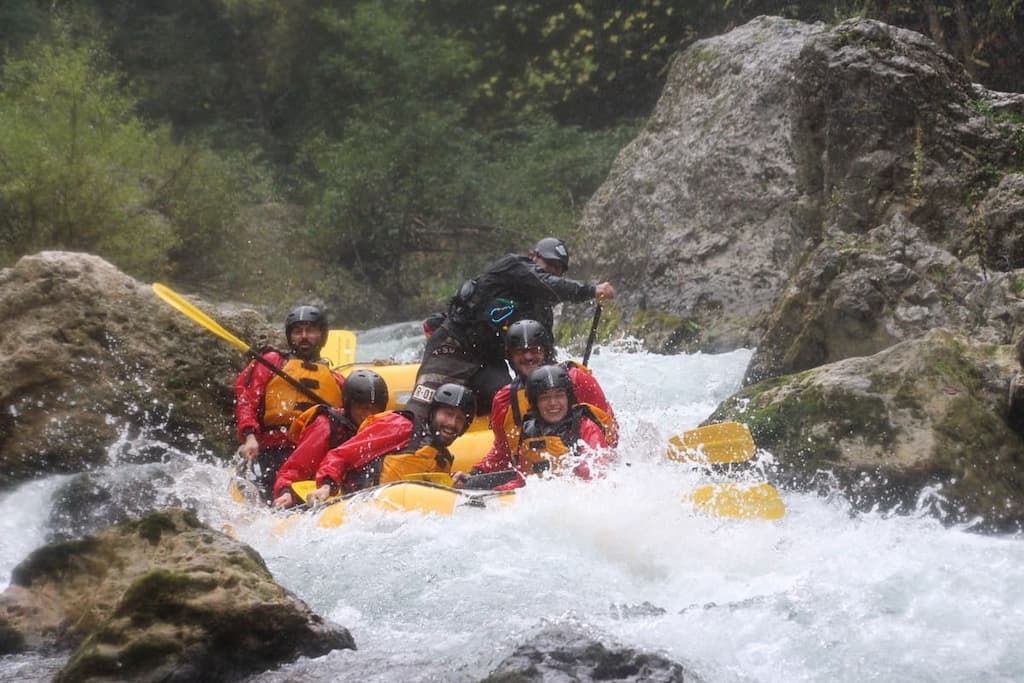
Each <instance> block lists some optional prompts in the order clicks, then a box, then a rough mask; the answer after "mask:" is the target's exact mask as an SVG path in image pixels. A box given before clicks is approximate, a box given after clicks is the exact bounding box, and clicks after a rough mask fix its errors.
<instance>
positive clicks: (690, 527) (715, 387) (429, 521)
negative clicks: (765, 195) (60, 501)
mask: <svg viewBox="0 0 1024 683" xmlns="http://www.w3.org/2000/svg"><path fill="white" fill-rule="evenodd" d="M417 334H418V332H417V330H416V327H415V326H403V327H398V328H392V329H388V330H385V331H376V336H375V337H371V336H370V335H365V336H363V337H362V338H361V341H360V357H361V358H365V357H367V356H368V355H377V356H383V355H390V354H395V353H397V354H399V355H401V354H406V356H407V357H410V355H414V354H415V347H416V342H417V339H418V337H417ZM396 337H397V338H396ZM749 357H750V353H749V352H748V351H736V352H733V353H729V354H723V355H716V356H708V355H700V354H698V355H680V356H657V355H651V354H648V353H645V352H635V351H633V350H631V349H627V348H618V349H608V348H606V349H601V352H600V353H599V354H598V355H596V356H595V357H594V358H593V359H592V362H591V365H592V367H593V370H594V372H595V374H596V375H597V377H598V378H599V379H600V380H601V382H602V383H603V385H604V387H605V390H606V392H607V394H608V397H609V399H610V400H611V402H612V403H613V405H614V406H615V409H616V412H617V413H618V416H619V419H620V422H621V425H622V448H621V451H620V453H621V459H622V464H621V465H620V466H619V467H618V468H617V469H616V470H614V471H613V472H612V473H611V475H610V476H609V477H608V478H607V479H606V480H603V481H597V482H592V483H589V484H583V483H574V482H556V481H551V482H540V483H531V484H530V486H529V487H528V488H527V489H525V490H523V491H522V492H521V493H519V494H518V496H517V501H516V503H515V505H514V506H512V507H510V508H508V509H501V510H473V509H467V510H465V511H463V512H462V514H460V515H458V516H455V517H451V518H437V517H421V516H419V515H415V514H409V515H405V514H398V513H391V514H386V515H376V516H375V515H367V516H364V517H356V518H354V519H351V520H350V521H349V522H347V523H346V525H345V526H344V527H342V528H338V529H331V530H322V529H318V528H315V527H314V526H313V525H312V524H299V525H296V526H294V527H292V528H291V530H290V531H289V533H287V535H284V536H278V535H275V534H274V527H275V525H276V523H277V521H278V520H277V518H275V517H274V516H273V515H271V514H270V513H268V512H264V511H252V510H246V509H243V508H241V507H240V506H238V505H236V504H234V503H230V502H228V501H227V500H226V499H225V497H224V496H223V491H224V489H225V487H226V485H227V482H228V472H227V470H226V468H217V467H213V466H210V465H204V464H199V463H197V462H196V461H195V460H194V459H193V458H191V456H189V454H179V455H178V458H179V463H178V464H177V465H175V466H176V467H178V468H179V474H178V476H177V482H178V483H177V485H178V486H181V487H182V488H183V490H188V491H189V495H190V496H191V497H192V499H193V500H194V501H195V503H196V505H197V507H198V510H199V513H200V515H201V517H202V518H203V519H204V520H205V521H207V522H208V523H209V524H211V525H212V526H214V527H216V528H221V527H222V526H223V525H225V524H230V525H231V526H232V528H233V529H234V530H235V533H236V534H237V535H238V537H239V538H241V539H242V540H244V541H245V542H247V543H249V544H251V545H252V546H253V547H255V548H256V549H257V550H258V551H259V552H260V553H261V554H262V555H263V557H264V558H265V559H266V561H267V564H268V566H269V567H270V568H271V570H272V571H273V573H274V575H275V576H276V577H277V579H278V581H279V582H281V583H282V584H283V585H285V586H287V587H288V588H290V589H291V590H293V591H294V592H295V593H297V594H298V595H299V596H300V597H301V598H302V599H303V600H305V601H306V602H307V603H309V604H310V605H311V606H312V607H313V609H315V610H316V611H318V612H319V613H321V614H323V615H324V616H325V617H327V618H329V619H331V620H333V621H335V622H337V623H339V624H342V625H344V626H347V627H348V628H349V629H350V630H351V631H352V634H353V636H354V638H355V640H356V643H357V644H358V646H359V650H358V651H339V652H334V653H331V654H329V655H327V656H325V657H321V658H318V659H314V660H301V661H299V662H297V663H295V664H292V665H289V666H287V667H284V668H283V669H281V670H279V671H276V672H272V673H267V674H263V675H261V676H257V677H255V678H254V679H253V680H254V681H267V682H269V681H282V682H283V681H297V680H303V681H332V680H351V681H382V682H383V681H389V682H390V681H473V680H477V679H479V678H481V677H483V676H485V675H486V674H487V673H488V672H489V671H490V670H491V669H492V668H493V667H494V666H495V665H496V664H497V663H498V662H499V661H501V660H502V659H503V658H504V657H506V656H508V655H509V654H510V653H511V652H512V650H513V649H514V648H515V647H516V646H517V645H518V644H520V643H522V642H523V641H524V640H526V639H528V638H529V637H530V635H531V634H532V633H534V632H535V631H536V630H538V629H539V628H541V627H542V626H544V625H546V624H552V623H553V624H572V625H575V626H577V627H579V628H581V629H583V630H585V631H588V632H590V633H592V634H594V635H595V636H596V637H598V638H600V639H601V640H603V641H604V642H606V643H608V644H616V643H617V644H624V645H629V646H632V647H637V648H642V649H646V650H649V651H652V652H660V653H663V654H665V655H667V656H668V657H670V658H671V659H673V660H676V661H679V662H681V663H684V664H685V665H686V666H688V667H689V668H691V669H693V670H694V671H696V672H698V673H699V674H701V675H702V676H704V677H705V678H706V679H707V680H708V681H764V682H769V681H773V682H779V683H791V682H793V681H822V682H825V681H829V682H831V681H849V682H850V683H864V682H865V681H885V682H889V681H937V682H938V681H942V682H944V683H949V682H951V681H965V682H966V681H971V682H974V681H1024V647H1022V646H1021V643H1022V642H1024V543H1022V539H1021V538H1020V537H1016V536H1014V537H992V536H981V535H977V534H975V533H972V532H970V531H969V530H967V529H963V528H946V527H944V526H943V525H942V524H940V523H939V522H938V521H936V520H934V519H933V518H930V517H928V516H925V515H923V514H922V515H919V516H890V515H887V514H886V513H885V511H877V512H875V513H872V514H851V512H850V509H849V506H848V505H846V503H845V502H844V501H843V500H842V498H841V497H839V496H833V497H832V498H830V499H825V498H820V497H816V496H808V495H799V494H792V493H788V492H784V498H785V501H786V505H787V508H788V511H787V514H786V516H785V518H784V519H783V520H781V521H777V522H765V521H735V520H723V519H713V518H706V517H701V516H698V515H696V514H695V513H694V512H693V510H692V509H690V508H689V507H688V505H686V504H685V503H683V502H681V497H682V495H683V494H684V493H685V492H686V491H687V490H688V489H691V488H692V487H693V486H695V485H697V484H700V483H706V482H707V481H708V478H707V476H705V475H702V474H701V473H699V472H694V471H691V470H690V469H689V468H688V467H686V466H683V465H680V464H675V463H669V462H666V461H665V459H664V457H663V454H664V450H665V442H666V440H667V438H668V437H669V436H671V435H672V434H674V433H677V432H679V431H682V430H684V429H687V428H691V427H695V426H697V425H698V424H699V423H700V421H701V420H702V419H703V418H705V417H706V416H707V415H708V414H709V413H710V412H711V411H712V410H713V409H714V407H715V406H716V405H717V404H718V403H719V402H720V401H721V400H722V399H723V398H725V397H726V396H728V395H729V394H731V393H732V392H733V391H735V390H736V389H737V388H738V386H739V382H740V378H741V376H742V374H743V370H744V367H745V365H746V363H747V361H748V360H749ZM763 457H764V460H765V461H766V462H769V461H770V458H771V456H770V454H764V456H763ZM59 483H60V480H59V479H58V478H53V479H49V480H45V481H39V482H33V483H30V484H27V485H25V486H23V487H22V488H20V489H19V490H18V491H16V492H14V493H12V494H7V495H5V496H4V497H2V498H0V531H2V539H0V581H2V584H0V587H6V585H7V582H8V581H9V576H10V570H11V569H12V568H13V567H14V565H15V564H16V563H17V562H18V561H19V560H20V559H21V558H23V557H24V556H25V555H26V554H27V553H28V552H29V551H30V550H31V549H32V548H33V547H35V546H37V545H39V544H41V543H42V542H43V539H44V535H45V533H46V528H45V524H46V519H47V517H48V511H49V501H50V496H51V494H52V492H53V491H54V489H55V488H56V487H57V486H58V485H59ZM933 495H934V494H928V493H927V492H925V493H924V494H923V496H922V508H924V507H929V508H931V507H934V503H935V502H936V501H934V500H929V496H933ZM54 665H55V662H54V661H53V660H41V659H38V658H32V657H7V658H0V680H32V679H33V678H34V677H35V678H38V679H39V680H46V679H47V677H46V676H43V673H44V672H50V673H52V671H53V666H54Z"/></svg>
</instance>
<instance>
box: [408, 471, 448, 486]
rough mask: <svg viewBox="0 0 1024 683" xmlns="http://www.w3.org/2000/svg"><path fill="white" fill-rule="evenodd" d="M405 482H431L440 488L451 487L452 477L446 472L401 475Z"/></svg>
mask: <svg viewBox="0 0 1024 683" xmlns="http://www.w3.org/2000/svg"><path fill="white" fill-rule="evenodd" d="M402 479H404V480H406V481H432V482H434V483H435V484H441V485H442V486H451V485H452V475H450V474H448V473H447V472H416V473H414V474H405V475H402Z"/></svg>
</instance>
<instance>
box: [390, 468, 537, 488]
mask: <svg viewBox="0 0 1024 683" xmlns="http://www.w3.org/2000/svg"><path fill="white" fill-rule="evenodd" d="M517 476H519V473H518V472H516V471H515V470H501V471H499V472H486V473H484V474H471V475H469V476H468V477H466V478H465V479H463V480H462V485H461V486H459V488H463V489H493V488H495V487H497V486H501V485H502V484H507V483H508V482H510V481H513V480H514V479H515V478H516V477H517ZM402 479H404V480H407V481H429V482H433V483H435V484H441V485H442V486H452V485H453V484H454V483H455V482H454V481H453V480H452V475H450V474H448V473H447V472H416V473H414V474H406V475H405V476H403V477H402Z"/></svg>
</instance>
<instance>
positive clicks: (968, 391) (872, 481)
mask: <svg viewBox="0 0 1024 683" xmlns="http://www.w3.org/2000/svg"><path fill="white" fill-rule="evenodd" d="M1015 369H1016V362H1015V358H1014V349H1013V348H1012V347H1011V346H1007V345H993V344H981V343H976V342H973V341H971V340H968V339H966V338H964V337H961V336H958V335H956V334H954V333H951V332H949V331H946V330H935V331H933V332H931V333H929V334H928V335H926V336H925V337H923V338H921V339H917V340H912V341H907V342H903V343H900V344H897V345H896V346H893V347H891V348H889V349H887V350H885V351H882V352H880V353H877V354H875V355H873V356H868V357H863V358H850V359H847V360H843V361H839V362H837V363H832V364H829V365H825V366H822V367H819V368H815V369H813V370H807V371H805V372H802V373H798V374H795V375H788V376H785V377H779V378H774V379H771V380H766V381H764V382H760V383H758V384H754V385H752V386H749V387H746V388H745V389H743V390H741V391H740V392H738V393H737V394H735V395H734V396H732V397H730V399H729V400H727V401H726V402H725V403H723V404H722V405H721V406H720V407H719V408H718V410H717V411H716V412H715V413H714V414H713V415H712V416H711V417H710V418H709V421H711V422H714V421H719V420H725V419H734V420H739V421H741V422H746V423H747V424H748V425H749V426H750V428H751V432H752V433H753V434H754V438H755V441H756V442H757V443H758V445H759V446H760V447H762V448H765V449H767V450H768V451H770V452H771V453H773V454H774V455H775V458H776V460H777V462H778V471H777V476H778V480H779V482H780V483H782V484H783V485H785V486H792V487H800V488H810V489H821V488H826V489H831V488H833V487H835V486H838V487H840V488H841V489H842V490H843V491H844V492H845V493H846V494H847V495H848V496H849V498H850V499H851V500H852V501H853V502H854V504H855V505H856V506H857V507H858V508H861V509H870V508H873V507H876V506H882V507H885V508H892V509H895V510H901V511H907V510H911V509H914V508H915V507H916V506H918V505H919V504H920V501H919V498H920V496H921V494H922V492H923V491H925V490H926V489H930V488H936V487H937V488H938V490H939V491H940V493H941V498H942V499H944V500H945V501H947V502H946V503H945V504H944V505H945V507H944V509H943V510H942V514H943V516H944V518H945V519H946V520H947V521H949V522H958V521H963V520H967V519H973V518H978V517H980V518H982V519H984V520H985V525H986V526H987V527H988V528H990V529H999V530H1006V529H1017V528H1018V527H1020V526H1021V524H1022V523H1024V468H1022V465H1024V441H1022V439H1021V435H1020V434H1018V433H1017V432H1016V431H1014V430H1013V429H1012V428H1011V427H1010V425H1009V424H1008V423H1007V419H1006V418H1007V414H1008V407H1007V405H1006V393H1005V392H1006V381H1007V379H1008V378H1009V376H1010V375H1011V374H1012V373H1013V371H1014V370H1015ZM936 500H938V499H936Z"/></svg>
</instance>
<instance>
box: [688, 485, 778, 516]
mask: <svg viewBox="0 0 1024 683" xmlns="http://www.w3.org/2000/svg"><path fill="white" fill-rule="evenodd" d="M683 500H684V501H686V500H689V501H691V502H692V503H693V506H694V507H695V508H697V509H698V510H700V511H701V512H703V513H704V514H707V515H712V516H715V517H736V518H739V519H782V516H783V515H785V514H786V504H785V503H783V502H782V496H780V495H779V492H778V491H777V490H776V489H775V487H774V486H772V485H771V484H769V483H767V482H762V483H760V484H742V483H726V484H707V485H705V486H699V487H697V488H696V489H694V490H693V492H692V493H690V494H688V495H686V496H683Z"/></svg>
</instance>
